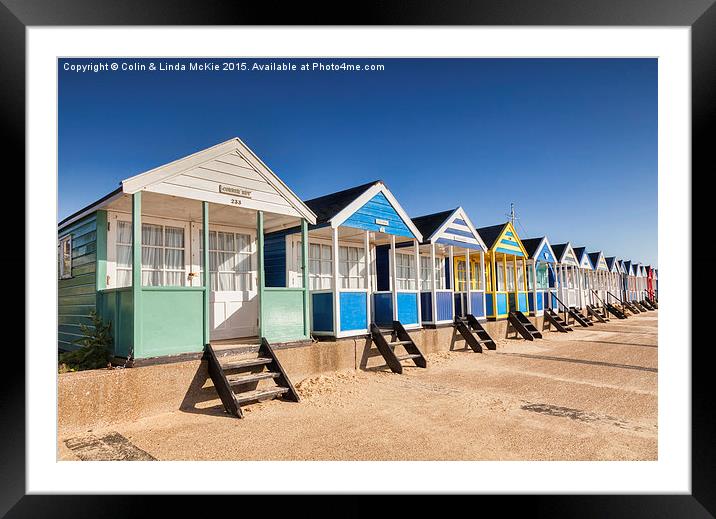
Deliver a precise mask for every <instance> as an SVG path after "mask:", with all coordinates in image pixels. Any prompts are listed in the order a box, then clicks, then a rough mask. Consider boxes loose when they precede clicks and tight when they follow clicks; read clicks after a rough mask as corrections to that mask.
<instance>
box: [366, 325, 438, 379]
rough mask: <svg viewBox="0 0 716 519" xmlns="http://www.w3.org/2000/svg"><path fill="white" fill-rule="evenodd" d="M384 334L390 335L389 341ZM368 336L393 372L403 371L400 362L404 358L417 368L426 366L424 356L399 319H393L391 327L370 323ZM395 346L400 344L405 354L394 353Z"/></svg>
mask: <svg viewBox="0 0 716 519" xmlns="http://www.w3.org/2000/svg"><path fill="white" fill-rule="evenodd" d="M386 335H390V341H388V340H387V339H386ZM370 336H371V338H372V339H373V342H374V343H375V345H376V347H377V348H378V351H379V352H380V354H381V355H382V356H383V358H384V359H385V363H386V364H387V365H388V367H389V368H390V370H391V371H392V372H393V373H398V374H402V373H403V365H402V364H401V362H402V361H404V360H412V361H413V362H414V363H415V365H416V366H418V367H419V368H427V367H428V362H427V360H425V356H424V355H423V354H422V352H421V351H420V350H419V349H418V346H417V345H416V344H415V342H413V339H411V338H410V335H409V334H408V332H407V331H406V330H405V327H404V326H403V325H402V323H401V322H400V321H393V326H392V328H380V327H378V325H377V324H375V323H370ZM396 346H402V347H403V348H404V349H405V351H406V354H405V355H396V354H395V348H396Z"/></svg>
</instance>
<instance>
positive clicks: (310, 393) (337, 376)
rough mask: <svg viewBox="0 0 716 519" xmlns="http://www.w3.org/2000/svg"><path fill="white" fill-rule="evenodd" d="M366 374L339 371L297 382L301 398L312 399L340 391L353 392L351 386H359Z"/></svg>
mask: <svg viewBox="0 0 716 519" xmlns="http://www.w3.org/2000/svg"><path fill="white" fill-rule="evenodd" d="M363 378H365V376H364V374H362V373H359V372H356V371H355V370H347V371H338V372H335V373H331V374H330V375H318V376H315V377H310V378H306V379H304V380H302V381H301V382H299V383H298V384H296V390H297V391H298V393H299V395H300V396H301V398H303V399H306V400H311V399H312V398H315V397H317V396H323V395H330V394H333V393H336V392H340V393H341V395H346V394H352V393H353V392H354V391H352V390H351V386H357V385H358V383H359V382H360V380H361V379H363Z"/></svg>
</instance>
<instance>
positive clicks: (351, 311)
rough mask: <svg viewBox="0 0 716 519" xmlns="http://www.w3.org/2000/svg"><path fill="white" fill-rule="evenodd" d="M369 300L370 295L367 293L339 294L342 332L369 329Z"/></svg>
mask: <svg viewBox="0 0 716 519" xmlns="http://www.w3.org/2000/svg"><path fill="white" fill-rule="evenodd" d="M367 298H368V295H367V294H366V293H365V292H341V293H340V294H339V299H338V300H339V301H340V305H341V331H342V332H347V331H350V330H365V329H366V328H368V322H367V321H368V319H367V314H366V303H367Z"/></svg>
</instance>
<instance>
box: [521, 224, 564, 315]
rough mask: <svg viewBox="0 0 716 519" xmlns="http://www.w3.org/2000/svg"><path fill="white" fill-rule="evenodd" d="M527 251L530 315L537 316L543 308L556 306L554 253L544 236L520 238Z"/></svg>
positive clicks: (554, 307)
mask: <svg viewBox="0 0 716 519" xmlns="http://www.w3.org/2000/svg"><path fill="white" fill-rule="evenodd" d="M522 245H523V246H524V248H525V250H526V251H527V290H528V291H529V297H528V302H529V309H530V315H533V316H539V315H542V314H543V313H544V309H545V308H553V309H556V308H558V305H557V300H556V298H555V296H556V294H557V277H556V274H555V264H556V262H557V260H556V258H555V253H554V250H553V249H552V247H551V246H550V244H549V240H548V239H547V237H546V236H542V237H541V238H528V239H525V240H522Z"/></svg>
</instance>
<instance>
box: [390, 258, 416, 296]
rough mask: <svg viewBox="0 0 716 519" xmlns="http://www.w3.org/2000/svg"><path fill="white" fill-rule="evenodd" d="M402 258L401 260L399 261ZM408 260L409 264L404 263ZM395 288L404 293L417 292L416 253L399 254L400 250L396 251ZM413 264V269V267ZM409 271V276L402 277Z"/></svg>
mask: <svg viewBox="0 0 716 519" xmlns="http://www.w3.org/2000/svg"><path fill="white" fill-rule="evenodd" d="M398 258H400V260H398ZM406 258H407V264H406V263H404V261H405V259H406ZM395 262H396V265H395V283H396V284H395V286H396V289H397V290H400V291H403V292H415V291H417V287H416V286H415V274H416V272H415V269H416V268H417V266H416V265H415V253H414V252H412V249H411V252H399V250H398V249H396V251H395ZM411 262H412V267H411ZM405 269H407V275H406V276H404V275H401V274H405V272H406V270H405Z"/></svg>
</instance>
